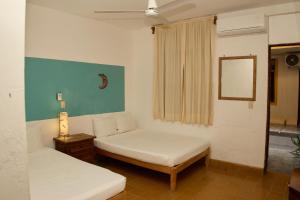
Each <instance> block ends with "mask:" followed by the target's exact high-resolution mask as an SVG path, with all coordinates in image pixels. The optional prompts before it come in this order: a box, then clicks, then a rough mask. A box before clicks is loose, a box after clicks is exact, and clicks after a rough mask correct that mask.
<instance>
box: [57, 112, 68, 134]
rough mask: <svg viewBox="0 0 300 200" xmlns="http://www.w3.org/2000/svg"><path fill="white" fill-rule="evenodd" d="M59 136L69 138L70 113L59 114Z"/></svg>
mask: <svg viewBox="0 0 300 200" xmlns="http://www.w3.org/2000/svg"><path fill="white" fill-rule="evenodd" d="M59 136H60V137H68V136H69V125H68V113H67V112H60V113H59Z"/></svg>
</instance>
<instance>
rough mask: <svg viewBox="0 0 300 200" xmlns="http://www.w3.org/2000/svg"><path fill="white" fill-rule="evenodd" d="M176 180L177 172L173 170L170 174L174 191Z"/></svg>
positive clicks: (171, 186)
mask: <svg viewBox="0 0 300 200" xmlns="http://www.w3.org/2000/svg"><path fill="white" fill-rule="evenodd" d="M176 182H177V173H176V172H173V171H172V172H171V174H170V189H171V190H172V191H175V190H176Z"/></svg>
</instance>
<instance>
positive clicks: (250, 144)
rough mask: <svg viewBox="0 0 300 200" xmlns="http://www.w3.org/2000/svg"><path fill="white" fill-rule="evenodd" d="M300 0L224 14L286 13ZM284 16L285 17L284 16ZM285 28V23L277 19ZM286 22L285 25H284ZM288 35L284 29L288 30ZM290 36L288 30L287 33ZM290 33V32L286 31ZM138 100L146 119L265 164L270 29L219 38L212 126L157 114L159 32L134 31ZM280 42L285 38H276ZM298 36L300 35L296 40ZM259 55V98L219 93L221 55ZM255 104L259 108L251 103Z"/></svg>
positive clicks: (220, 153)
mask: <svg viewBox="0 0 300 200" xmlns="http://www.w3.org/2000/svg"><path fill="white" fill-rule="evenodd" d="M299 8H300V4H299V2H298V3H296V2H295V3H289V4H284V5H276V6H269V7H262V8H258V9H249V10H242V11H237V12H232V13H223V14H220V15H218V17H219V18H222V17H232V16H240V15H248V14H257V13H263V14H265V15H267V16H268V15H274V14H280V15H281V16H285V15H284V13H285V12H293V11H296V10H299ZM279 18H280V17H279ZM277 25H278V26H279V27H277V29H279V30H280V27H281V24H277ZM281 28H282V27H281ZM283 35H284V34H283ZM282 37H285V36H282ZM286 37H288V36H286ZM133 38H134V43H133V44H134V53H133V58H134V60H133V67H134V71H133V73H134V82H135V84H133V85H134V87H135V88H134V91H135V92H136V93H135V94H134V98H133V99H134V100H135V105H136V107H135V109H133V110H132V112H133V113H134V115H135V116H136V118H138V119H139V120H140V125H141V126H142V127H146V128H152V129H160V130H164V131H166V132H173V133H182V134H185V135H195V136H198V137H203V138H207V139H208V140H210V142H211V145H212V158H214V159H219V160H224V161H228V162H233V163H239V164H245V165H249V166H254V167H261V168H262V167H263V166H264V156H265V137H266V120H267V76H268V44H269V34H268V33H265V34H253V35H244V36H235V37H224V38H217V39H216V59H215V64H214V66H213V80H214V81H213V83H214V85H213V95H214V98H213V104H214V120H213V125H212V126H210V127H203V126H191V125H184V124H180V123H169V122H161V121H154V120H152V84H153V82H152V80H153V57H154V55H153V51H154V47H153V36H152V35H151V31H150V30H149V29H148V28H145V29H141V30H137V31H135V32H134V37H133ZM274 42H276V43H279V42H280V41H279V40H277V39H274ZM294 42H295V41H294ZM298 42H300V39H299V41H298ZM250 54H252V55H257V59H258V60H257V61H258V63H257V64H258V65H257V88H256V89H257V91H256V92H257V93H256V94H257V100H256V101H255V102H254V103H253V105H251V104H250V103H248V102H240V101H224V100H222V101H221V100H218V99H217V92H218V88H217V84H218V64H217V59H218V57H220V56H224V55H226V56H243V55H250ZM252 106H253V109H250V108H251V107H252Z"/></svg>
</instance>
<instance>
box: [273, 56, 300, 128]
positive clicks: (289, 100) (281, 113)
mask: <svg viewBox="0 0 300 200" xmlns="http://www.w3.org/2000/svg"><path fill="white" fill-rule="evenodd" d="M285 57H286V55H285V54H283V55H277V56H272V58H276V59H277V62H278V67H277V69H278V74H277V102H276V104H271V111H270V115H271V116H270V117H271V119H270V120H271V123H276V124H283V123H284V121H285V120H286V122H287V124H288V125H297V120H298V88H299V70H297V69H289V68H288V66H287V64H286V63H285Z"/></svg>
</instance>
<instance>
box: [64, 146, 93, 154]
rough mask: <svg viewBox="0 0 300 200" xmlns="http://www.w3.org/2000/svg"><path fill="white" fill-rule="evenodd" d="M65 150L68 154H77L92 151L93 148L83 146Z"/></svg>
mask: <svg viewBox="0 0 300 200" xmlns="http://www.w3.org/2000/svg"><path fill="white" fill-rule="evenodd" d="M67 148H68V151H69V152H70V153H78V152H84V151H88V150H93V149H94V147H93V146H83V145H78V146H72V147H67Z"/></svg>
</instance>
